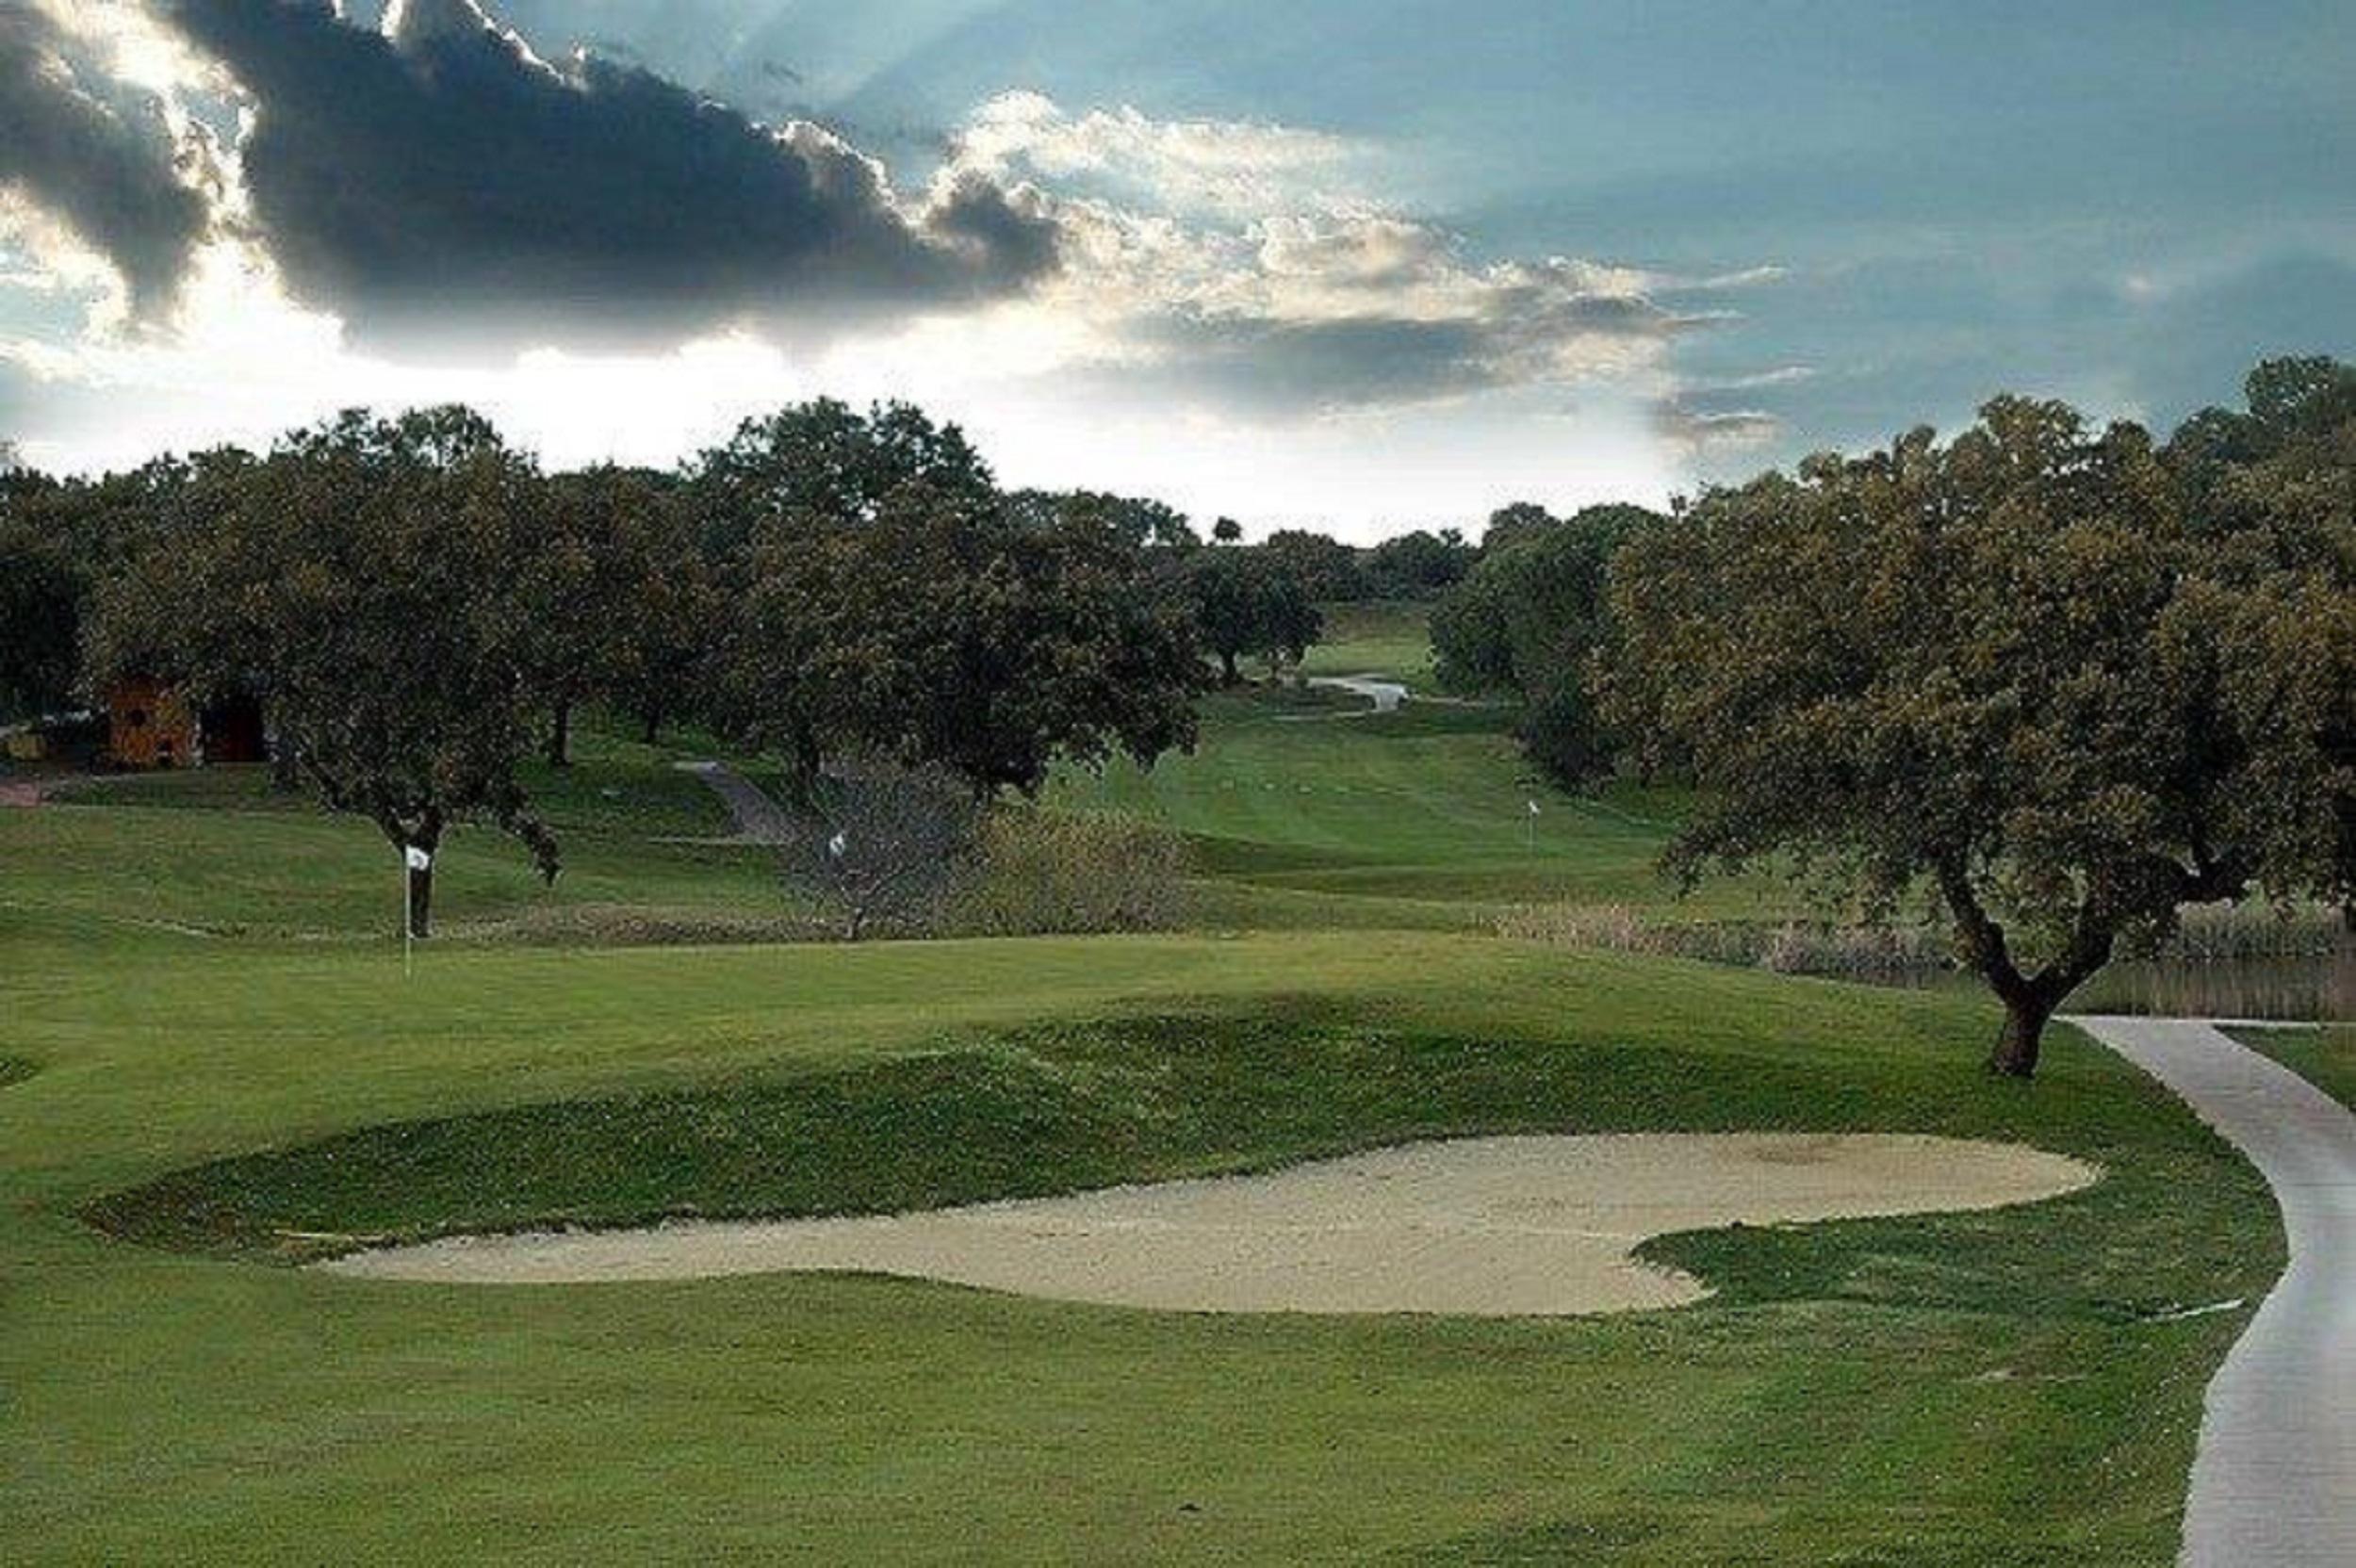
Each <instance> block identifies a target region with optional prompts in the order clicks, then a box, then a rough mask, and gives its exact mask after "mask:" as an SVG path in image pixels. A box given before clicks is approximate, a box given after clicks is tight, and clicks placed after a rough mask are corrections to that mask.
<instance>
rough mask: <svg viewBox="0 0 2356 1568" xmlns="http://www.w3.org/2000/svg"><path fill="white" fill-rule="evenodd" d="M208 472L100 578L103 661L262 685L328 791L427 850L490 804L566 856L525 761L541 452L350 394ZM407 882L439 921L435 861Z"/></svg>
mask: <svg viewBox="0 0 2356 1568" xmlns="http://www.w3.org/2000/svg"><path fill="white" fill-rule="evenodd" d="M198 483H199V484H200V485H202V486H203V487H204V488H205V490H206V491H207V492H208V493H209V494H211V495H212V496H213V498H214V502H215V504H213V505H211V506H209V507H207V508H206V509H205V510H204V512H203V513H202V515H199V516H197V517H196V518H194V519H193V520H191V521H190V522H189V523H188V525H187V526H184V527H181V528H179V529H176V530H175V531H172V533H171V534H169V535H168V536H166V537H164V538H162V539H160V540H159V541H158V542H156V543H155V544H154V545H152V546H151V547H149V548H148V549H147V550H145V551H144V552H143V553H142V554H141V555H140V556H139V558H138V560H137V561H136V562H135V563H134V564H133V565H132V566H131V567H130V569H129V570H127V571H126V572H125V573H124V574H123V575H122V576H121V577H119V578H117V579H115V580H112V581H110V582H109V583H108V584H107V586H106V589H105V590H104V591H103V592H102V595H101V600H100V602H101V632H100V654H99V668H100V670H101V673H102V674H103V675H143V676H150V677H156V678H165V679H169V680H171V681H172V682H174V683H175V684H177V685H179V686H181V687H182V688H183V689H185V690H187V691H188V692H189V693H190V694H192V695H194V696H195V697H197V698H198V699H199V700H205V699H210V698H212V697H215V696H218V695H221V694H228V693H232V692H246V693H250V694H254V695H256V696H258V697H260V698H261V699H262V700H263V701H264V703H265V704H266V705H267V707H268V711H269V713H270V722H271V724H272V725H273V727H275V728H276V730H277V733H278V736H279V740H280V744H281V745H282V746H284V747H286V748H287V749H288V751H289V752H290V754H291V757H292V760H293V761H294V763H295V765H296V766H297V768H298V769H299V771H300V773H301V775H302V776H303V777H304V778H306V779H308V780H309V781H310V782H311V784H312V785H313V786H314V787H315V788H316V789H317V790H318V792H319V796H320V798H321V799H322V800H323V801H324V802H325V804H326V805H327V806H328V807H329V808H330V809H335V810H338V811H350V812H354V813H357V814H359V815H361V816H365V817H367V818H368V820H369V821H371V822H373V823H374V824H376V825H377V827H378V828H379V829H380V830H381V831H382V832H383V833H384V837H385V839H386V841H388V842H390V843H391V844H393V845H394V846H395V847H396V848H398V849H401V850H403V851H407V850H411V849H416V850H420V851H423V852H424V853H425V854H426V855H427V856H429V857H430V856H431V855H432V854H433V853H434V851H435V850H437V849H438V848H439V847H440V844H441V841H442V837H443V835H444V833H445V832H446V831H447V830H448V828H450V826H451V825H454V824H456V823H459V822H463V821H469V820H482V821H487V822H491V823H495V824H497V825H499V827H500V828H502V829H504V830H505V831H507V832H509V833H511V834H513V835H514V836H515V837H516V838H518V839H520V840H521V841H523V842H524V844H525V845H526V846H527V847H528V848H529V849H530V851H531V852H532V858H533V860H534V862H535V864H536V865H537V866H538V867H539V869H540V871H541V872H542V874H544V875H547V876H549V877H554V876H555V874H556V873H557V870H558V865H559V860H558V852H557V844H556V841H555V838H554V837H553V836H552V835H551V834H550V833H549V832H548V829H547V828H546V827H545V826H544V825H542V824H541V822H540V820H539V819H538V817H536V816H535V815H534V814H533V813H532V809H531V807H530V803H529V801H528V799H527V798H526V795H525V792H524V789H523V787H522V785H521V784H520V783H519V782H518V781H517V778H516V765H517V763H518V761H519V760H521V759H522V758H523V756H524V755H525V754H526V752H527V750H528V748H529V746H530V743H531V732H532V724H533V719H534V714H535V712H536V711H537V706H538V697H539V693H538V691H537V690H536V688H535V687H534V685H533V681H532V670H533V660H534V657H535V654H536V652H537V648H536V645H535V637H536V635H537V630H538V629H537V628H536V627H535V626H534V623H533V619H532V613H531V603H530V600H529V598H528V597H527V596H526V595H525V594H524V593H523V592H522V591H520V589H519V587H518V577H517V566H518V564H519V563H521V562H523V561H524V560H526V559H527V548H528V546H529V544H530V542H531V537H532V535H531V530H532V519H533V518H534V516H535V508H536V506H537V504H538V496H537V494H536V486H537V483H538V478H537V475H536V474H535V473H534V471H533V469H532V465H531V464H530V463H529V462H528V461H526V460H525V459H524V458H522V457H520V456H519V455H517V454H516V453H515V452H513V451H511V450H510V449H508V448H507V447H506V445H505V444H504V443H503V442H501V441H500V439H499V435H498V433H497V432H495V431H494V430H492V428H491V427H490V426H489V425H488V424H487V423H486V422H484V421H483V419H482V418H481V417H479V416H477V415H475V414H472V413H470V412H469V411H467V410H465V409H461V408H441V409H431V410H424V411H420V412H417V413H412V414H406V415H403V416H401V417H398V418H393V419H380V418H376V417H371V416H368V415H366V414H361V413H351V414H346V415H344V416H342V417H338V418H336V419H334V420H331V421H329V422H328V423H326V424H323V425H320V426H318V427H316V428H314V429H311V430H307V431H303V432H301V433H296V434H294V435H292V436H289V437H288V438H287V439H286V440H285V441H284V442H282V443H281V444H280V445H279V447H278V448H277V449H276V450H274V451H273V452H271V453H270V456H269V457H267V458H265V459H261V460H259V461H252V460H245V459H242V458H241V457H224V458H222V459H221V460H220V461H218V462H215V463H210V464H208V465H206V466H205V475H204V477H203V478H202V479H201V480H199V481H198ZM412 888H413V893H414V894H415V905H414V907H413V909H412V911H411V922H412V926H413V928H414V929H416V930H417V931H418V933H419V934H423V933H424V932H425V931H426V930H428V929H430V915H431V907H432V902H431V895H432V888H433V884H432V879H431V872H430V869H426V870H421V871H420V872H419V873H418V874H416V875H414V876H413V878H412Z"/></svg>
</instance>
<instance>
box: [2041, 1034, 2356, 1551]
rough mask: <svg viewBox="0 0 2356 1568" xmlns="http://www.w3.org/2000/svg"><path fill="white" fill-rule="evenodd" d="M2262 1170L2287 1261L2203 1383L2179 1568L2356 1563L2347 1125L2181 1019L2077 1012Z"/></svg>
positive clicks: (2355, 1358) (2354, 1146)
mask: <svg viewBox="0 0 2356 1568" xmlns="http://www.w3.org/2000/svg"><path fill="white" fill-rule="evenodd" d="M2074 1022H2076V1023H2077V1024H2078V1025H2079V1026H2080V1027H2082V1028H2084V1029H2085V1030H2086V1032H2087V1033H2089V1034H2091V1035H2093V1036H2094V1037H2096V1038H2097V1039H2099V1040H2101V1041H2102V1042H2103V1043H2104V1044H2106V1045H2108V1046H2110V1047H2111V1048H2112V1049H2114V1050H2116V1051H2118V1052H2119V1054H2121V1055H2123V1056H2125V1057H2126V1058H2127V1059H2128V1060H2130V1061H2132V1062H2134V1063H2135V1065H2136V1066H2137V1067H2140V1068H2142V1069H2143V1070H2145V1071H2147V1072H2149V1073H2151V1075H2152V1076H2153V1077H2154V1078H2157V1079H2158V1080H2159V1081H2160V1082H2161V1083H2163V1084H2166V1085H2167V1086H2168V1087H2169V1088H2171V1089H2173V1090H2175V1091H2176V1093H2177V1094H2179V1095H2181V1096H2183V1098H2184V1101H2185V1103H2188V1104H2189V1105H2191V1106H2192V1108H2193V1110H2194V1111H2195V1112H2197V1113H2198V1114H2199V1115H2200V1117H2201V1119H2202V1120H2204V1121H2206V1122H2208V1123H2209V1124H2210V1125H2211V1126H2213V1127H2215V1128H2216V1129H2217V1131H2218V1132H2219V1133H2221V1134H2222V1135H2224V1136H2225V1137H2226V1138H2228V1139H2230V1140H2231V1141H2232V1142H2233V1143H2234V1144H2235V1145H2237V1146H2238V1147H2239V1148H2240V1149H2241V1151H2242V1152H2244V1153H2245V1154H2248V1155H2249V1156H2250V1163H2251V1164H2253V1165H2255V1166H2256V1167H2257V1168H2258V1169H2259V1170H2260V1171H2261V1172H2262V1173H2263V1174H2264V1175H2265V1176H2266V1182H2267V1184H2268V1185H2270V1186H2272V1187H2273V1188H2274V1195H2275V1199H2276V1201H2278V1202H2279V1203H2280V1204H2281V1205H2282V1224H2283V1228H2284V1229H2285V1230H2286V1231H2287V1232H2288V1233H2289V1236H2290V1267H2289V1268H2288V1269H2287V1270H2285V1271H2284V1273H2283V1275H2282V1281H2281V1282H2279V1283H2278V1284H2276V1285H2275V1287H2274V1291H2273V1293H2272V1294H2271V1295H2269V1296H2268V1297H2267V1298H2266V1302H2265V1304H2264V1305H2262V1306H2261V1307H2260V1308H2259V1309H2258V1314H2257V1315H2256V1316H2255V1317H2253V1318H2252V1319H2250V1327H2249V1329H2248V1330H2247V1331H2245V1332H2244V1333H2243V1334H2242V1336H2241V1338H2240V1340H2239V1341H2238V1342H2236V1343H2235V1345H2234V1346H2233V1353H2232V1354H2231V1355H2229V1356H2228V1357H2226V1359H2225V1364H2224V1366H2222V1367H2221V1368H2219V1369H2218V1371H2217V1377H2216V1379H2215V1380H2213V1381H2212V1382H2211V1383H2210V1384H2209V1393H2208V1402H2207V1412H2206V1413H2205V1414H2204V1415H2203V1416H2202V1418H2201V1446H2200V1451H2199V1453H2198V1455H2197V1456H2196V1457H2195V1459H2194V1461H2193V1466H2192V1495H2191V1497H2190V1498H2189V1500H2188V1501H2187V1502H2186V1504H2185V1508H2184V1555H2183V1557H2182V1558H2181V1559H2180V1561H2181V1562H2182V1563H2184V1568H2348V1565H2349V1564H2351V1563H2356V1115H2351V1114H2350V1113H2349V1111H2348V1107H2346V1106H2344V1105H2342V1104H2341V1103H2339V1102H2338V1101H2336V1100H2333V1099H2332V1098H2331V1096H2330V1095H2328V1094H2325V1093H2324V1092H2323V1091H2322V1090H2321V1089H2319V1088H2316V1087H2315V1086H2314V1085H2312V1084H2310V1083H2308V1082H2307V1081H2306V1080H2305V1079H2304V1078H2301V1077H2299V1075H2298V1074H2297V1073H2295V1072H2293V1071H2291V1070H2289V1069H2288V1068H2285V1067H2283V1066H2282V1065H2281V1064H2280V1063H2277V1062H2274V1061H2272V1060H2270V1059H2268V1058H2267V1057H2266V1056H2264V1055H2262V1054H2259V1053H2258V1052H2255V1051H2252V1050H2250V1048H2249V1047H2248V1046H2245V1045H2242V1044H2240V1043H2239V1042H2237V1041H2235V1040H2233V1039H2231V1038H2229V1037H2227V1036H2226V1035H2225V1034H2224V1033H2222V1032H2221V1031H2220V1030H2218V1029H2217V1027H2216V1026H2215V1025H2214V1024H2210V1023H2205V1022H2201V1021H2194V1020H2187V1019H2150V1018H2081V1019H2077V1020H2074Z"/></svg>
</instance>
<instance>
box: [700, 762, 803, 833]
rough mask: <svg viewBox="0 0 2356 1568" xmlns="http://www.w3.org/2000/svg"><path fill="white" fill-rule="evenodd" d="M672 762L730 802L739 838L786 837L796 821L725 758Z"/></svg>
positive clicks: (730, 811) (728, 803)
mask: <svg viewBox="0 0 2356 1568" xmlns="http://www.w3.org/2000/svg"><path fill="white" fill-rule="evenodd" d="M672 766H674V767H676V768H678V769H679V771H680V772H682V773H692V774H694V775H695V776H696V777H698V778H700V779H702V780H703V781H704V782H705V783H706V784H707V785H709V786H711V788H712V793H713V794H716V795H718V796H719V797H720V799H721V800H722V801H724V802H725V803H726V804H727V806H728V816H729V817H730V818H731V819H733V820H734V822H735V824H736V834H737V837H738V838H740V839H744V840H745V841H749V842H752V843H760V844H774V843H782V842H783V841H785V838H786V833H787V829H788V828H790V827H791V826H792V822H791V820H790V819H788V817H787V816H786V814H785V809H784V808H783V807H781V806H779V805H778V804H777V802H776V801H774V800H771V799H770V798H769V797H768V796H767V795H765V794H763V793H762V792H761V786H759V785H758V784H755V783H754V782H753V781H752V780H751V779H749V778H747V777H745V776H744V775H743V774H741V773H738V772H737V771H736V770H735V769H734V768H731V767H729V766H728V764H727V763H726V762H675V763H673V764H672Z"/></svg>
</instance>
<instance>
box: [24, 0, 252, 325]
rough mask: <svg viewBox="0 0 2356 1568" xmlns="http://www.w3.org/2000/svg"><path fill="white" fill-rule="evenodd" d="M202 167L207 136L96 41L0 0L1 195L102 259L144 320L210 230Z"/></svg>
mask: <svg viewBox="0 0 2356 1568" xmlns="http://www.w3.org/2000/svg"><path fill="white" fill-rule="evenodd" d="M97 9H102V10H103V8H97ZM204 177H205V150H204V147H203V144H202V143H201V141H199V140H196V139H193V138H192V137H191V136H190V135H188V133H186V132H185V131H184V130H183V129H181V128H176V127H175V126H174V125H173V123H172V119H171V117H170V116H169V114H168V112H167V107H166V105H165V104H164V102H163V101H162V100H161V99H160V98H158V97H157V96H156V95H155V94H154V93H152V92H150V91H148V90H145V89H143V88H141V87H139V86H137V85H135V84H133V83H131V82H129V81H127V80H125V79H123V77H121V76H119V75H117V74H116V73H114V72H113V71H112V70H111V69H110V66H109V62H108V61H107V60H106V58H104V57H102V55H101V53H100V51H99V49H98V48H97V46H96V45H95V43H94V42H93V41H92V40H90V39H88V38H85V37H82V36H77V35H76V34H75V33H74V32H71V31H69V30H68V29H67V28H66V27H64V26H63V25H61V24H60V23H59V21H58V19H57V16H56V15H55V14H53V13H52V12H51V11H50V10H48V9H47V8H44V7H42V6H40V5H36V4H33V3H32V0H0V191H7V192H13V193H14V194H15V196H16V197H17V198H18V200H19V201H20V202H21V203H23V204H27V205H29V206H30V207H32V208H34V209H36V210H37V211H38V212H40V213H41V214H43V215H45V216H46V217H47V218H49V219H50V220H52V221H55V222H56V223H57V224H59V225H61V226H62V227H63V228H64V229H65V230H66V231H68V232H69V233H70V235H71V236H72V237H73V238H74V240H77V241H79V242H80V244H81V245H82V246H84V247H87V248H88V249H89V250H90V251H93V252H95V253H98V254H100V255H103V256H104V257H105V258H106V260H107V262H109V263H110V264H111V265H112V267H113V269H114V270H115V271H116V272H117V273H118V274H119V275H120V276H121V278H122V280H123V287H124V290H125V292H126V293H127V296H128V304H129V307H130V310H131V312H132V314H133V315H134V316H136V317H138V318H140V319H155V318H158V317H160V316H162V315H164V314H165V313H166V312H167V311H168V310H169V308H170V306H171V305H172V302H173V299H174V297H175V296H176V294H177V292H178V288H179V284H180V280H181V278H182V276H183V274H184V273H185V271H186V270H187V268H188V262H189V259H190V257H191V256H192V255H193V254H194V253H195V252H196V249H197V247H198V245H199V244H200V243H201V242H202V240H203V239H204V237H205V230H206V227H207V223H208V221H209V220H208V206H207V202H206V199H205V195H204V194H203V193H201V191H200V190H199V188H198V182H200V181H201V180H202V179H203V178H204ZM19 226H23V225H21V224H20V225H19Z"/></svg>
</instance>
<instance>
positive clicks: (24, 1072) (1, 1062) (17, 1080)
mask: <svg viewBox="0 0 2356 1568" xmlns="http://www.w3.org/2000/svg"><path fill="white" fill-rule="evenodd" d="M38 1070H39V1069H37V1068H36V1067H35V1066H34V1065H33V1064H32V1063H31V1062H28V1061H25V1059H24V1058H22V1057H20V1056H0V1089H4V1088H7V1087H8V1086H9V1085H10V1084H21V1083H23V1082H24V1081H25V1079H27V1078H30V1077H31V1076H32V1075H33V1074H34V1073H35V1072H36V1071H38Z"/></svg>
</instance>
